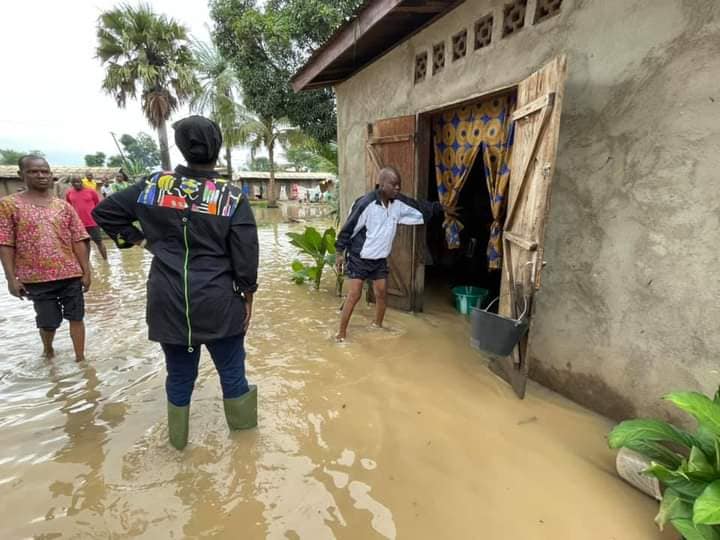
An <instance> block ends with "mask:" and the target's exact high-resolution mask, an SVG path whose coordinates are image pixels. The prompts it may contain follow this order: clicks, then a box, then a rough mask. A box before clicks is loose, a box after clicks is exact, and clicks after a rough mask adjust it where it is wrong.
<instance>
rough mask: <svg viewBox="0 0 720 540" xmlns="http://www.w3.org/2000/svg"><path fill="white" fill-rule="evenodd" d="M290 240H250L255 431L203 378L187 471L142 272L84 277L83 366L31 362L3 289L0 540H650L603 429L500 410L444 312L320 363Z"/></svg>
mask: <svg viewBox="0 0 720 540" xmlns="http://www.w3.org/2000/svg"><path fill="white" fill-rule="evenodd" d="M262 212H263V215H262V216H261V218H263V221H265V220H266V219H267V218H274V217H275V216H271V215H270V214H268V213H267V211H262ZM269 221H271V222H272V221H277V220H276V219H269ZM290 228H293V229H301V228H302V225H299V224H293V225H287V224H283V223H279V224H278V223H274V224H273V223H270V224H267V225H264V226H263V227H262V228H261V232H260V237H261V247H262V263H261V290H260V292H259V293H258V296H257V301H256V304H257V306H256V313H255V318H254V322H253V325H252V329H251V332H250V335H249V336H248V341H247V347H248V353H249V356H248V370H249V377H250V379H251V381H252V382H254V383H256V384H258V386H259V390H260V419H259V428H258V429H257V430H254V431H250V432H241V433H235V434H229V433H228V431H227V428H226V425H225V420H224V417H223V412H222V401H221V398H220V392H219V384H218V381H217V377H216V375H215V372H214V369H213V368H212V363H211V362H210V361H209V359H208V358H207V357H204V360H203V362H202V366H201V374H200V379H199V381H198V386H197V388H196V392H195V398H194V401H193V404H192V408H191V421H190V430H191V432H190V444H189V446H188V448H187V449H186V450H185V452H183V453H179V452H176V451H175V450H173V449H172V448H171V447H169V446H168V444H167V443H166V438H167V431H166V428H165V396H164V389H163V383H164V367H163V363H162V359H161V355H160V350H159V347H158V346H157V345H156V344H152V343H149V342H148V341H147V340H146V339H145V336H146V332H145V322H144V303H145V298H144V290H145V275H146V271H147V269H148V266H149V262H150V260H149V255H148V254H146V253H143V252H142V251H140V250H131V251H124V252H120V251H118V250H116V249H114V248H111V249H109V252H110V260H109V263H108V264H103V263H101V262H100V261H99V260H95V261H94V263H95V268H96V277H95V283H94V286H93V290H92V291H91V292H90V294H89V295H88V297H87V310H88V317H87V323H88V328H89V333H88V339H89V346H88V349H89V352H88V361H87V363H84V364H80V365H77V364H75V362H74V361H73V356H72V351H71V346H70V342H69V340H68V339H67V337H66V329H65V328H63V329H62V330H61V339H59V342H58V347H57V348H58V352H59V355H58V358H56V359H55V360H54V361H53V362H48V361H45V360H43V359H41V358H40V357H39V351H40V348H39V343H38V339H37V337H36V333H35V329H34V322H33V317H34V315H33V310H32V307H31V306H30V305H29V304H28V303H26V302H20V301H17V300H15V299H13V298H11V297H10V296H9V295H8V294H7V292H6V290H5V287H4V282H3V283H2V284H1V285H2V290H1V291H0V344H2V348H1V350H2V353H0V427H1V429H2V442H1V443H0V487H1V488H2V489H1V490H0V515H2V516H3V519H2V522H0V531H1V532H0V537H1V538H3V539H6V538H8V539H9V538H32V537H34V538H38V539H52V538H82V539H87V538H110V537H112V538H152V539H155V538H178V539H180V538H208V537H212V538H232V539H235V538H244V539H264V538H270V539H282V538H287V539H303V540H305V539H307V540H324V539H332V538H338V539H351V540H354V539H358V540H360V539H362V540H366V539H372V538H400V539H402V538H408V539H413V540H420V539H440V538H447V539H452V540H461V539H463V540H464V539H493V540H494V539H498V540H505V539H509V540H516V539H518V540H519V539H522V540H533V539H553V540H570V539H572V540H574V539H584V540H585V539H587V540H594V539H598V540H599V539H603V540H611V539H615V540H641V539H642V540H645V539H647V540H650V539H658V538H662V535H661V534H660V533H659V532H658V531H657V530H656V528H655V526H654V523H653V517H654V514H655V512H656V510H657V505H656V503H654V501H652V500H650V499H648V498H647V497H645V496H644V495H642V494H640V493H638V492H636V491H635V490H633V489H632V488H630V487H629V486H627V485H626V484H624V483H623V482H622V481H621V480H619V479H618V478H617V477H616V475H615V472H614V465H613V459H614V454H613V452H611V451H609V450H608V449H607V448H606V443H605V438H604V437H605V434H606V432H607V431H608V429H609V428H610V426H611V424H610V422H608V421H607V420H605V419H603V418H601V417H598V416H596V415H594V414H592V413H589V412H588V411H586V410H583V409H582V408H580V407H578V406H575V405H573V404H571V403H570V402H568V401H566V400H564V399H562V398H560V397H559V396H557V395H556V394H553V393H551V392H549V391H547V390H545V389H543V388H541V387H538V386H535V385H531V386H530V389H529V392H528V397H527V398H526V399H525V400H524V401H519V400H517V399H515V397H514V395H513V393H512V392H511V390H510V389H509V388H508V387H506V386H505V384H504V383H502V382H501V381H499V380H498V379H496V378H495V377H494V376H493V375H492V374H491V373H490V372H489V371H488V370H487V369H486V367H485V361H484V359H483V358H482V357H480V356H479V355H478V354H477V353H475V352H474V351H472V350H471V349H470V348H469V346H468V330H467V327H466V324H465V323H463V322H462V321H458V318H457V317H456V315H455V314H454V313H453V312H452V309H451V308H449V307H445V306H442V305H435V306H434V307H432V308H431V309H430V310H429V311H428V312H427V313H425V314H422V315H417V316H414V315H409V314H404V313H398V312H390V313H389V315H388V321H387V322H388V324H389V326H390V330H386V331H382V330H381V331H377V330H371V329H370V328H369V323H370V321H371V315H372V311H371V308H369V307H367V306H365V305H362V307H361V308H360V310H359V312H358V313H357V315H356V316H355V318H354V319H353V323H352V325H351V328H350V334H351V335H350V341H349V342H347V343H344V344H342V345H337V344H335V343H334V342H333V341H332V339H331V338H332V335H333V331H334V329H335V325H336V322H337V307H338V305H339V301H338V299H337V298H336V297H334V296H333V295H332V293H331V292H330V291H331V289H332V288H333V284H334V281H333V279H332V277H331V276H327V280H326V281H325V290H322V291H321V292H320V293H315V292H312V291H310V290H308V289H307V288H305V287H298V286H296V285H293V284H292V283H290V281H289V271H288V265H289V262H290V261H291V260H292V258H293V257H294V249H293V248H292V247H290V246H289V245H288V243H287V239H286V237H285V233H286V232H287V231H288V230H290ZM666 538H672V536H666Z"/></svg>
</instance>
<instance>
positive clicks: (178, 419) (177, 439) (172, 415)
mask: <svg viewBox="0 0 720 540" xmlns="http://www.w3.org/2000/svg"><path fill="white" fill-rule="evenodd" d="M167 405H168V438H169V439H170V444H172V445H173V446H174V447H175V448H177V449H178V450H182V449H183V448H185V446H186V445H187V441H188V432H189V431H190V405H185V406H184V407H178V406H177V405H173V404H172V403H170V402H169V401H168V404H167Z"/></svg>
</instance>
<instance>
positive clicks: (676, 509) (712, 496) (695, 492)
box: [609, 390, 720, 540]
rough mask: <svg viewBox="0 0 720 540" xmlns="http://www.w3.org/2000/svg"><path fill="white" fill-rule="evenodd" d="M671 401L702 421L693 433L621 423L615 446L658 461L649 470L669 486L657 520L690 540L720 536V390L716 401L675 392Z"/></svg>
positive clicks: (651, 423)
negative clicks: (670, 525)
mask: <svg viewBox="0 0 720 540" xmlns="http://www.w3.org/2000/svg"><path fill="white" fill-rule="evenodd" d="M665 399H666V400H668V401H670V402H671V403H672V404H673V405H675V406H676V407H677V408H679V409H680V410H682V411H684V412H686V413H687V414H689V415H690V416H692V417H693V418H694V419H695V420H696V421H697V426H698V427H697V429H696V430H695V431H694V432H688V431H685V430H682V429H679V428H677V427H675V426H673V425H672V424H669V423H667V422H663V421H661V420H649V419H635V420H626V421H625V422H621V423H620V424H618V425H617V426H615V428H614V429H613V430H612V431H611V432H610V436H609V444H610V447H611V448H628V449H630V450H634V451H635V452H638V453H640V454H642V455H644V456H646V457H647V458H649V459H650V460H651V461H652V464H651V466H650V467H649V468H648V469H647V470H646V471H645V474H647V475H649V476H654V477H655V478H657V479H658V480H659V481H660V483H661V484H662V485H663V486H665V492H664V494H663V500H662V503H661V505H660V511H659V513H658V515H657V517H656V518H655V521H656V522H657V524H658V526H659V527H660V529H662V528H663V527H664V526H665V525H666V524H667V523H670V524H672V525H673V527H675V529H676V530H677V531H678V532H679V533H680V534H681V535H682V536H683V537H684V538H686V540H720V390H718V392H717V393H716V394H715V397H714V399H710V398H709V397H707V396H705V395H703V394H699V393H697V392H673V393H671V394H669V395H667V396H665Z"/></svg>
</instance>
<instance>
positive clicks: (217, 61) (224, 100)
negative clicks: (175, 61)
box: [190, 41, 246, 180]
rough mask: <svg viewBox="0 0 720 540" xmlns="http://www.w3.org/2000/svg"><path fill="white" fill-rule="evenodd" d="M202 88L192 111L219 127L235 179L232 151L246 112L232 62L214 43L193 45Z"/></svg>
mask: <svg viewBox="0 0 720 540" xmlns="http://www.w3.org/2000/svg"><path fill="white" fill-rule="evenodd" d="M192 51H193V55H194V56H195V63H196V65H197V66H198V67H197V73H198V79H199V82H200V88H199V91H198V93H197V94H196V95H195V96H194V97H193V98H192V101H191V102H190V109H191V110H193V111H195V112H199V113H200V114H209V116H210V118H212V119H213V120H214V121H215V122H217V124H218V125H219V126H220V131H222V134H223V142H224V143H225V161H226V162H227V169H228V176H229V178H230V179H231V180H232V175H233V168H232V149H233V147H235V146H237V145H238V144H240V142H241V136H240V129H239V119H240V118H241V116H242V115H244V114H245V113H246V111H245V110H244V109H243V108H242V106H241V105H240V104H239V103H238V100H239V98H240V95H241V91H240V82H239V81H238V78H237V75H236V74H235V70H234V69H233V68H232V66H231V65H230V63H229V62H228V61H227V60H226V59H225V58H224V57H223V56H222V55H221V54H220V51H218V50H217V48H216V47H215V45H214V44H208V43H203V42H199V41H196V42H194V43H193V46H192Z"/></svg>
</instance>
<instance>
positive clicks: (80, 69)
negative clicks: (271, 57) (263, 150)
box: [0, 0, 245, 165]
mask: <svg viewBox="0 0 720 540" xmlns="http://www.w3.org/2000/svg"><path fill="white" fill-rule="evenodd" d="M148 1H149V3H150V4H151V5H152V6H153V7H154V8H155V10H156V11H157V12H160V13H164V14H166V15H168V16H170V17H173V18H175V19H176V20H177V21H179V22H181V23H182V24H184V25H185V26H187V28H188V29H189V30H190V33H191V34H192V36H193V37H194V38H196V39H201V40H206V41H207V40H209V30H208V27H209V25H210V16H209V10H208V7H207V0H186V1H178V0H148ZM118 3H120V2H118V1H117V0H72V1H69V2H62V1H57V0H8V1H5V2H3V8H2V12H3V16H2V19H3V25H2V26H3V28H2V31H0V51H2V57H3V61H2V65H3V73H4V76H3V82H2V84H0V148H12V149H15V150H23V151H28V150H41V151H43V152H44V153H45V155H46V156H47V157H48V161H49V162H50V164H51V165H83V164H84V160H83V156H84V155H85V154H92V153H95V152H97V151H101V152H105V153H106V154H107V155H114V154H117V153H118V152H117V149H116V148H115V145H114V143H113V140H112V138H111V136H110V132H111V131H112V132H114V133H116V134H117V135H118V137H119V136H120V135H121V134H122V133H131V134H135V133H137V132H139V131H145V132H147V133H150V134H151V135H153V137H155V132H154V131H153V130H152V128H151V127H150V126H149V124H148V123H147V121H146V120H145V119H144V117H143V115H142V112H141V110H140V105H139V103H138V102H136V101H134V102H131V101H129V102H128V103H127V106H126V107H125V108H124V109H119V108H118V107H117V106H116V104H115V101H114V99H113V98H112V97H111V96H109V95H107V94H105V93H104V92H103V91H102V90H101V83H102V79H103V68H102V67H101V65H100V62H99V61H98V60H97V59H96V58H95V47H96V40H97V38H96V35H95V33H96V25H97V19H98V16H99V14H100V13H101V12H102V11H104V10H107V9H109V8H111V7H113V6H115V5H117V4H118ZM133 3H135V2H133ZM185 114H187V111H186V110H185V111H182V112H179V113H178V114H177V115H176V116H175V117H174V118H173V119H171V121H172V120H174V119H176V118H181V117H182V116H184V115H185ZM169 139H170V141H171V157H172V160H173V164H176V163H177V162H178V160H179V159H180V155H179V153H178V152H177V151H176V150H175V149H174V148H173V144H172V140H173V137H172V129H171V130H170V133H169ZM235 160H236V163H237V164H240V162H241V161H245V156H244V152H238V155H237V156H236V157H235Z"/></svg>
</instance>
